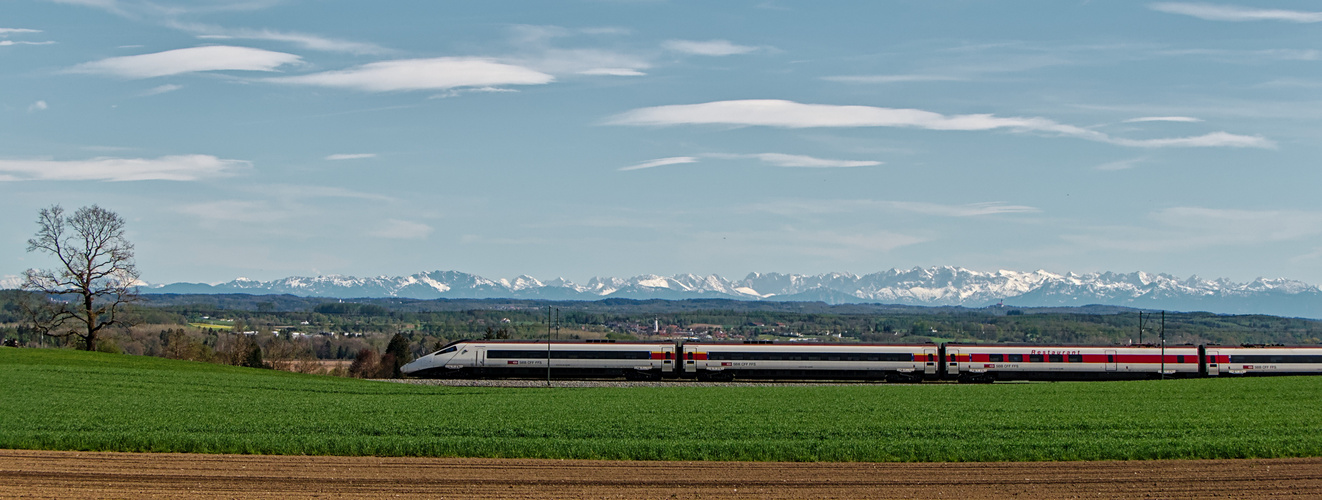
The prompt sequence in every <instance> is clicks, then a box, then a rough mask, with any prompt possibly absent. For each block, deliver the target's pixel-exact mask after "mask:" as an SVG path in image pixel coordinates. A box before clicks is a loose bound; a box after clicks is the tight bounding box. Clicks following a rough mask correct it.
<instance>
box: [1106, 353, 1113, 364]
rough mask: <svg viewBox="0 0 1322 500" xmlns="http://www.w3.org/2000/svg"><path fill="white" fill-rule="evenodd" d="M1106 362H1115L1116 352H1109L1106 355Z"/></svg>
mask: <svg viewBox="0 0 1322 500" xmlns="http://www.w3.org/2000/svg"><path fill="white" fill-rule="evenodd" d="M1106 362H1107V363H1114V362H1115V355H1114V354H1107V355H1106Z"/></svg>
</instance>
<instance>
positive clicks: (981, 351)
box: [401, 339, 1322, 383]
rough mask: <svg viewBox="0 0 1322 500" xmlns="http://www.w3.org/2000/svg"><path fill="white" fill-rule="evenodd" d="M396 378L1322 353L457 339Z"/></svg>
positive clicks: (781, 375)
mask: <svg viewBox="0 0 1322 500" xmlns="http://www.w3.org/2000/svg"><path fill="white" fill-rule="evenodd" d="M548 371H549V374H548ZM401 372H403V373H404V374H405V375H408V376H411V377H419V378H455V377H470V378H544V377H548V376H553V377H556V378H626V379H631V380H663V379H697V380H705V381H732V380H795V379H797V380H865V381H886V382H907V383H915V382H924V381H942V380H946V381H958V382H968V383H978V382H981V383H988V382H996V381H1023V380H1027V381H1034V380H1052V381H1057V380H1058V381H1066V380H1125V379H1146V378H1192V377H1222V376H1262V375H1322V346H1285V345H1238V346H1222V345H1217V344H1202V345H1193V344H1184V345H1167V346H1164V347H1163V346H1159V345H1152V344H1141V345H1117V346H1077V345H1037V344H975V343H953V342H952V343H944V344H935V343H928V344H869V343H803V342H799V343H794V342H791V343H777V342H772V341H764V340H750V341H744V342H701V341H686V340H675V341H614V340H598V339H591V340H572V341H569V340H564V341H545V340H543V341H540V342H539V341H534V340H459V341H455V342H451V343H449V344H447V345H445V346H443V347H442V348H441V349H439V350H437V351H436V352H433V353H430V354H427V355H425V356H422V357H419V358H418V359H416V360H413V361H412V362H410V363H407V364H405V365H404V366H403V367H402V368H401Z"/></svg>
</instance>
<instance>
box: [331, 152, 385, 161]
mask: <svg viewBox="0 0 1322 500" xmlns="http://www.w3.org/2000/svg"><path fill="white" fill-rule="evenodd" d="M364 158H376V153H351V154H334V155H330V156H327V157H326V159H327V160H361V159H364Z"/></svg>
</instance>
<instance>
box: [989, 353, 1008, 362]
mask: <svg viewBox="0 0 1322 500" xmlns="http://www.w3.org/2000/svg"><path fill="white" fill-rule="evenodd" d="M987 361H990V362H992V363H1000V362H1002V361H1005V355H1004V354H988V355H987Z"/></svg>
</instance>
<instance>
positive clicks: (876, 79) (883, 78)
mask: <svg viewBox="0 0 1322 500" xmlns="http://www.w3.org/2000/svg"><path fill="white" fill-rule="evenodd" d="M822 79H823V80H826V81H830V82H839V83H859V84H879V83H908V82H957V81H962V80H964V78H960V77H956V76H944V75H855V76H849V75H842V76H824V77H822Z"/></svg>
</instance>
